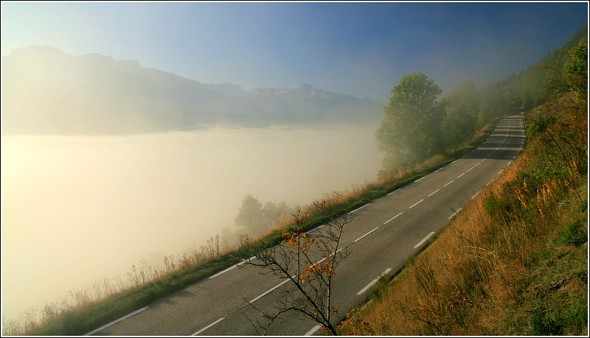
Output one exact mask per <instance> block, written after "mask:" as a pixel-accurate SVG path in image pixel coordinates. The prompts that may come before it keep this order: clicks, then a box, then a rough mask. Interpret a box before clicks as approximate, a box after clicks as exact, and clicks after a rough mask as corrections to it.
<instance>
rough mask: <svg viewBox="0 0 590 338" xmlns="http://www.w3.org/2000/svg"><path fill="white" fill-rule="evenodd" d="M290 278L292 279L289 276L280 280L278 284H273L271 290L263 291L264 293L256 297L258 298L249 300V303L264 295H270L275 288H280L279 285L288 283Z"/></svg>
mask: <svg viewBox="0 0 590 338" xmlns="http://www.w3.org/2000/svg"><path fill="white" fill-rule="evenodd" d="M289 280H290V279H289V278H287V279H285V280H284V281H282V282H280V283H279V284H277V285H275V286H273V287H272V288H271V289H269V290H267V291H265V292H263V293H262V294H261V295H260V296H258V297H256V298H254V299H252V300H251V301H249V302H248V303H250V304H252V303H254V302H255V301H257V300H259V299H260V298H262V297H264V296H266V295H268V294H269V293H271V292H273V291H274V290H275V289H278V288H279V287H281V286H282V285H283V284H285V283H287V282H288V281H289Z"/></svg>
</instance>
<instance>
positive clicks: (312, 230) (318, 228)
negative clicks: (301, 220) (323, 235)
mask: <svg viewBox="0 0 590 338" xmlns="http://www.w3.org/2000/svg"><path fill="white" fill-rule="evenodd" d="M325 226H326V225H325V224H322V225H320V226H319V227H317V228H314V229H311V230H309V231H308V232H306V233H307V234H308V235H309V234H311V233H313V232H314V231H318V230H320V229H321V228H323V227H325Z"/></svg>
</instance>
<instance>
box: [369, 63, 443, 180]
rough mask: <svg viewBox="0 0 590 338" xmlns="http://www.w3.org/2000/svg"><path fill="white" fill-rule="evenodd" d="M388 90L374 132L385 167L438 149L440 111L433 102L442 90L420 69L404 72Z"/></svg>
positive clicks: (411, 161) (414, 159)
mask: <svg viewBox="0 0 590 338" xmlns="http://www.w3.org/2000/svg"><path fill="white" fill-rule="evenodd" d="M391 92H392V94H393V95H392V96H391V98H390V99H389V104H388V105H387V106H385V108H384V118H383V121H382V122H381V126H380V127H379V128H378V129H377V131H376V134H375V135H376V137H377V140H378V141H379V149H380V150H381V151H384V152H385V153H386V155H385V158H384V166H385V169H387V170H392V169H395V168H397V167H399V166H402V165H406V164H410V163H414V162H417V161H419V160H421V159H424V158H425V157H427V156H430V155H432V154H434V153H436V152H438V151H440V150H441V149H442V144H441V134H440V124H441V121H442V117H443V114H444V110H443V107H442V105H440V104H439V103H438V102H437V98H438V96H439V95H440V94H441V93H442V90H441V89H440V88H439V87H438V86H437V85H436V84H435V83H434V81H432V80H431V79H430V78H428V76H426V75H425V74H423V73H414V74H409V75H406V76H404V77H403V78H402V79H401V80H400V82H399V84H398V85H397V86H395V87H393V89H392V90H391Z"/></svg>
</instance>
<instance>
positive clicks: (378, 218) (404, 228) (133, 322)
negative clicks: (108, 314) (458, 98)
mask: <svg viewBox="0 0 590 338" xmlns="http://www.w3.org/2000/svg"><path fill="white" fill-rule="evenodd" d="M524 141H525V136H524V130H523V124H522V120H521V118H520V117H519V116H509V117H507V118H504V119H503V120H501V121H500V122H499V123H498V125H497V127H496V129H495V130H494V131H493V132H492V134H491V135H490V136H489V138H488V139H487V140H486V141H485V142H484V143H482V144H481V145H480V146H479V147H478V148H477V149H474V150H473V151H472V152H470V153H468V154H467V155H465V156H464V157H462V158H461V159H458V160H456V161H454V162H452V163H450V164H449V165H447V166H445V167H442V168H440V169H438V170H436V171H435V172H432V173H431V174H429V175H426V176H424V177H422V178H420V179H418V180H416V181H415V182H413V183H411V184H409V185H407V186H405V187H403V188H400V189H398V190H396V191H393V192H391V193H390V194H388V195H387V196H385V197H383V198H380V199H378V200H375V201H373V202H371V203H369V204H367V205H364V206H362V207H361V208H359V209H357V210H355V211H353V212H352V213H353V215H354V218H353V221H352V222H351V223H350V224H348V225H347V226H346V228H345V232H344V235H343V237H342V241H341V243H342V244H343V245H345V246H349V250H350V255H349V256H348V257H346V258H345V259H344V260H343V261H342V263H341V265H340V266H339V267H338V270H337V274H336V279H335V286H334V288H333V299H334V305H335V306H336V308H337V309H338V313H339V315H340V318H341V317H342V316H343V315H344V314H345V313H346V312H347V311H348V310H349V309H350V308H352V307H353V306H356V305H359V304H361V303H362V302H364V301H365V300H366V298H367V294H368V290H369V289H370V286H371V285H372V284H373V283H374V282H375V281H376V280H377V278H378V277H379V276H381V275H392V274H394V273H396V272H397V271H398V270H399V269H400V268H401V267H402V266H403V264H404V262H406V261H407V260H408V259H409V258H411V257H412V256H413V255H415V254H416V253H417V252H418V251H419V250H421V248H422V247H423V246H424V245H426V243H427V242H428V240H429V239H433V238H435V237H436V234H437V233H438V232H440V231H441V230H442V229H443V228H444V227H445V225H447V224H448V222H449V220H450V219H452V217H454V216H455V215H456V214H457V213H458V212H460V211H461V210H462V208H463V207H464V206H465V205H466V204H467V203H468V202H469V201H470V200H471V199H472V198H474V197H475V196H476V195H477V194H478V192H479V191H480V189H481V188H482V187H484V186H486V185H488V184H489V183H491V182H492V181H493V180H494V178H495V177H497V175H499V174H501V172H502V171H503V170H504V168H505V167H506V166H508V165H510V163H511V162H512V160H513V159H514V158H515V156H516V155H517V154H518V153H519V152H520V151H521V150H522V147H523V145H524ZM261 272H262V270H261V268H259V267H254V266H251V265H247V264H241V265H239V266H233V267H231V268H228V269H227V270H224V271H222V272H221V273H218V274H216V275H213V276H211V277H210V278H208V279H206V280H203V281H201V282H198V283H196V284H193V285H191V286H189V287H187V288H185V289H183V290H181V291H178V292H176V293H174V294H172V295H170V296H168V297H166V298H163V299H161V300H159V301H156V302H154V303H153V304H150V305H149V306H147V307H144V308H142V309H138V310H137V311H135V312H133V313H130V314H129V315H127V316H125V317H122V318H120V319H118V320H116V321H114V322H112V323H110V324H107V325H105V326H104V327H102V328H98V329H96V330H94V331H92V332H89V333H88V334H91V335H118V336H123V335H179V336H180V335H234V336H241V335H259V334H260V332H259V331H257V330H256V328H255V327H254V326H253V325H252V323H251V322H253V321H256V319H257V318H259V317H260V315H259V314H258V313H257V312H256V310H255V309H254V308H253V307H252V306H250V303H252V304H254V305H255V306H256V307H257V308H261V309H266V310H270V309H273V307H274V305H275V304H276V302H277V297H279V296H280V292H279V290H280V289H281V288H285V287H290V283H289V282H288V281H287V280H283V279H280V278H279V277H276V276H274V275H272V274H263V273H261ZM318 329H319V327H318V326H317V325H316V323H314V322H312V321H311V320H309V319H308V320H305V319H304V318H302V316H301V315H299V314H295V313H292V314H289V313H287V314H286V316H284V317H283V318H281V319H280V320H277V321H275V322H274V323H273V325H272V326H271V327H270V329H269V331H268V332H267V333H266V334H269V335H311V334H320V333H321V331H319V330H318Z"/></svg>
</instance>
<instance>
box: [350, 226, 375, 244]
mask: <svg viewBox="0 0 590 338" xmlns="http://www.w3.org/2000/svg"><path fill="white" fill-rule="evenodd" d="M377 229H379V227H376V228H375V229H373V230H371V231H369V232H367V233H366V234H364V235H362V236H361V237H359V238H357V239H355V240H354V242H353V243H356V242H358V241H360V240H361V239H363V238H365V237H367V236H369V235H370V234H372V233H373V232H375V231H376V230H377Z"/></svg>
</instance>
